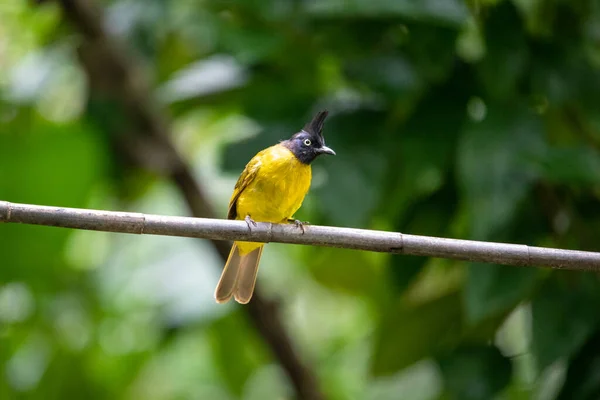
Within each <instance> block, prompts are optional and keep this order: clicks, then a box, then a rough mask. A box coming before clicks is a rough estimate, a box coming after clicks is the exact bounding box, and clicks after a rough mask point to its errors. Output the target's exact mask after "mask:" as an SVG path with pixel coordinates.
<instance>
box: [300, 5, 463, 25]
mask: <svg viewBox="0 0 600 400" xmlns="http://www.w3.org/2000/svg"><path fill="white" fill-rule="evenodd" d="M308 7H309V8H308V9H309V11H310V12H311V13H313V14H317V15H330V16H337V17H343V18H349V17H371V18H377V17H381V18H383V17H385V18H389V17H406V18H410V19H415V20H422V21H431V22H436V23H439V24H444V25H460V24H462V23H464V22H465V20H466V19H467V17H468V15H469V11H468V9H467V7H466V5H465V3H464V2H462V1H460V0H446V1H438V0H407V1H394V0H373V1H368V0H313V1H311V2H310V3H309V5H308Z"/></svg>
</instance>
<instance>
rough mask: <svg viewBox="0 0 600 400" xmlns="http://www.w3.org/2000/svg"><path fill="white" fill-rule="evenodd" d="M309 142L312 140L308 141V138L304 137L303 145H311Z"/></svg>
mask: <svg viewBox="0 0 600 400" xmlns="http://www.w3.org/2000/svg"><path fill="white" fill-rule="evenodd" d="M311 143H312V142H311V141H310V139H304V145H305V146H310V145H311Z"/></svg>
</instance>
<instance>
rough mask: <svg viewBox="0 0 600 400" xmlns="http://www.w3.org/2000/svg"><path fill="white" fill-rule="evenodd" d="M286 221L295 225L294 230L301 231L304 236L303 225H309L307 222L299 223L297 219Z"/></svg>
mask: <svg viewBox="0 0 600 400" xmlns="http://www.w3.org/2000/svg"><path fill="white" fill-rule="evenodd" d="M288 221H290V222H293V223H294V225H296V228H300V229H302V234H303V235H304V225H310V222H308V221H304V222H303V221H300V220H299V219H289V220H288Z"/></svg>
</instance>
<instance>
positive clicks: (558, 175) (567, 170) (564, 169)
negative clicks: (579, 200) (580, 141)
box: [540, 146, 600, 185]
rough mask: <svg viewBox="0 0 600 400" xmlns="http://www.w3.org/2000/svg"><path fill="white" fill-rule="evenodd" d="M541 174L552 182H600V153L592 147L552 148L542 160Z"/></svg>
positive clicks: (582, 183) (581, 183)
mask: <svg viewBox="0 0 600 400" xmlns="http://www.w3.org/2000/svg"><path fill="white" fill-rule="evenodd" d="M540 172H541V175H542V176H543V177H544V178H546V179H547V180H548V181H550V182H552V183H561V184H571V185H594V184H598V183H600V154H598V152H597V151H596V150H595V149H593V148H590V147H584V146H578V147H562V148H550V149H548V151H547V152H546V154H545V155H544V156H543V158H542V159H541V160H540Z"/></svg>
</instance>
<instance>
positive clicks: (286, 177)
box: [237, 145, 311, 223]
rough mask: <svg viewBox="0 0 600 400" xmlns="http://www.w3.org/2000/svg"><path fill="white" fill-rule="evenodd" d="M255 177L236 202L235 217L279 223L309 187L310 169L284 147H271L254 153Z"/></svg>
mask: <svg viewBox="0 0 600 400" xmlns="http://www.w3.org/2000/svg"><path fill="white" fill-rule="evenodd" d="M256 157H258V158H259V160H260V165H259V167H258V169H257V172H256V177H255V178H254V179H253V180H252V182H251V183H250V184H249V185H248V186H247V187H246V188H245V189H244V190H243V192H242V193H241V194H240V196H239V198H238V200H237V218H238V219H244V217H245V216H246V215H250V217H251V218H252V219H253V220H255V221H260V222H276V223H277V222H283V221H285V220H287V219H288V218H291V217H292V216H293V215H294V213H295V212H296V211H298V209H299V208H300V206H301V205H302V202H303V201H304V197H305V196H306V193H307V192H308V190H309V188H310V181H311V168H310V165H306V164H303V163H301V162H300V161H298V159H297V158H296V156H294V154H293V153H292V152H291V151H290V150H289V149H288V148H286V147H284V146H281V145H275V146H272V147H269V148H268V149H265V150H263V151H261V152H260V153H258V154H257V155H256Z"/></svg>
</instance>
